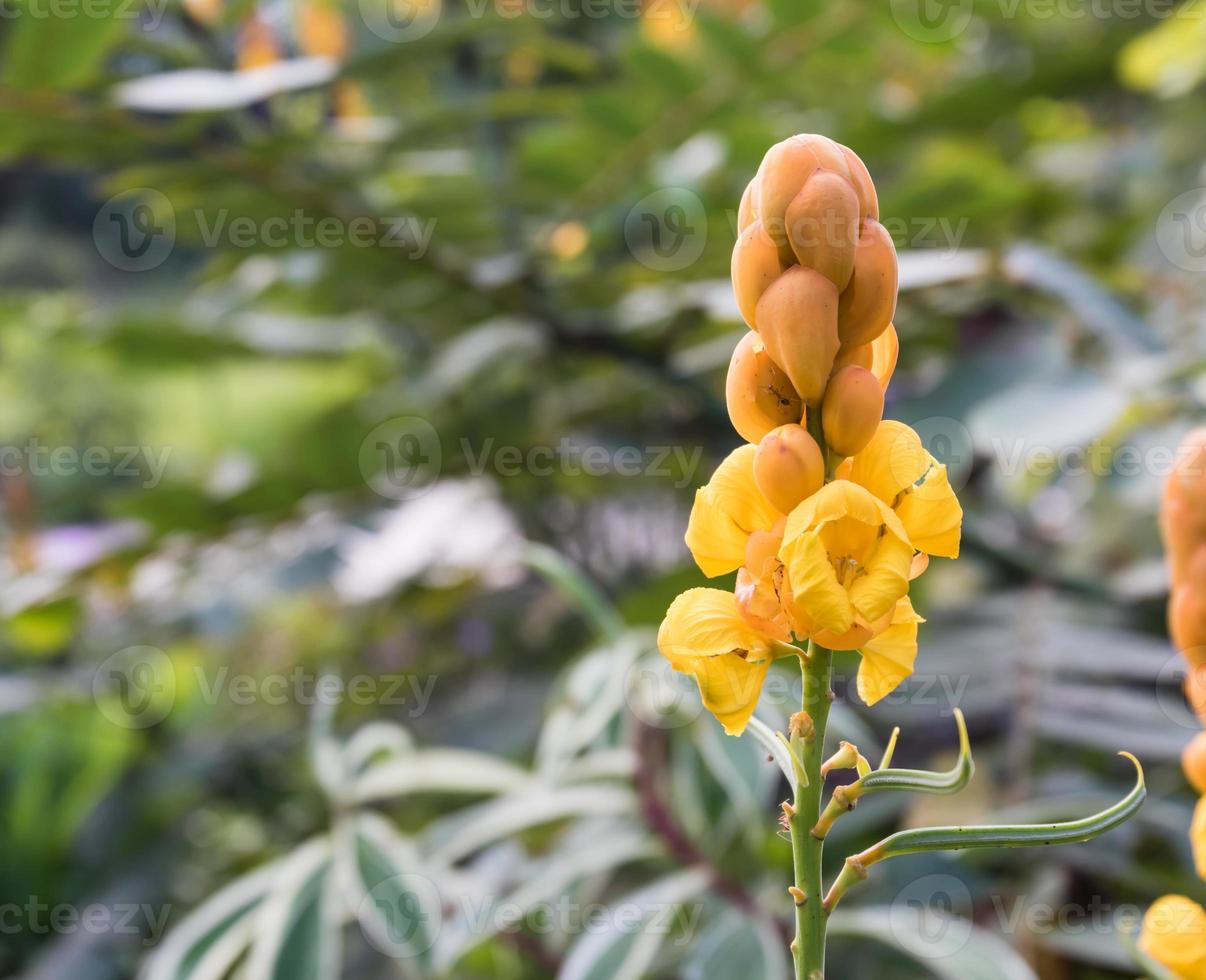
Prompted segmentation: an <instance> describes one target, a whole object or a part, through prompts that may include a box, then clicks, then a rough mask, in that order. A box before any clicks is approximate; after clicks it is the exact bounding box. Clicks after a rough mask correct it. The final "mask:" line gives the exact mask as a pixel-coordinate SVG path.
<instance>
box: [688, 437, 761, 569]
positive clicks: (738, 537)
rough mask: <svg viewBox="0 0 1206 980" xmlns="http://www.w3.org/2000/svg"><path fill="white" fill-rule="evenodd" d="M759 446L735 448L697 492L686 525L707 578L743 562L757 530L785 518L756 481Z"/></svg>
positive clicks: (696, 560)
mask: <svg viewBox="0 0 1206 980" xmlns="http://www.w3.org/2000/svg"><path fill="white" fill-rule="evenodd" d="M757 448H758V447H757V446H749V445H746V446H742V447H740V448H739V449H735V450H733V452H731V453H729V455H728V456H727V457H726V458H725V461H724V462H723V463H721V464H720V465H719V466H718V467H717V468H716V472H715V473H713V474H712V479H711V480H709V481H708V484H707V486H705V487H701V488H700V489H699V490H697V491H695V506H693V507H692V508H691V518H690V520H689V521H688V522H687V535H686V541H687V547H688V548H690V549H691V554H692V555H693V556H694V557H695V562H696V564H697V565H699V567H700V569H701V570H702V571H703V573H704V574H705V575H706V576H708V578H715V577H716V576H717V575H724V574H725V573H726V572H731V571H733V570H735V569H737V568H740V567H741V566H742V565H743V564H744V563H745V548H746V545H747V544H748V543H749V540H750V535H751V534H753V533H754V532H755V531H769V530H770V529H771V528H772V527H774V525H775V524H776V523H777V522H778V521H779V519H780V518H781V517H782V516H783V515H782V514H780V513H779V512H778V511H777V510H775V508H774V507H773V506H771V503H770V501H769V500H767V499H766V497H764V496H763V495H762V491H761V490H759V489H758V486H757V484H755V483H754V453H755V452H756V451H757Z"/></svg>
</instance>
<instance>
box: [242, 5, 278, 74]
mask: <svg viewBox="0 0 1206 980" xmlns="http://www.w3.org/2000/svg"><path fill="white" fill-rule="evenodd" d="M280 60H281V49H280V46H279V45H278V44H277V40H276V35H275V34H274V33H273V31H272V28H271V27H269V26H268V24H267V23H266V22H264V21H263V20H261V19H260V18H259V17H255V16H253V17H252V18H251V19H250V20H249V21H247V23H246V24H244V25H243V29H242V31H241V32H240V33H239V42H238V52H237V55H236V58H235V62H236V64H237V66H238V68H239V70H240V71H253V70H254V69H256V68H266V67H268V66H269V65H274V64H276V63H277V62H278V61H280Z"/></svg>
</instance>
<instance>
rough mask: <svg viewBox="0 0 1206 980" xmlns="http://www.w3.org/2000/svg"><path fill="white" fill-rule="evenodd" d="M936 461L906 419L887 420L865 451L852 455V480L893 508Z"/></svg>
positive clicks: (880, 425) (877, 430)
mask: <svg viewBox="0 0 1206 980" xmlns="http://www.w3.org/2000/svg"><path fill="white" fill-rule="evenodd" d="M933 463H934V458H933V457H932V456H931V455H930V454H929V453H927V452H926V451H925V447H924V446H923V445H922V444H921V437H920V436H919V435H917V433H916V432H914V431H913V430H912V429H910V428H909V427H908V426H907V425H905V424H904V423H903V422H897V421H895V420H893V419H884V421H882V422H880V423H879V428H877V429H876V430H875V435H873V436H872V437H871V441H870V442H869V443H867V445H866V446H865V447H864V448H863V451H862V452H860V453H858V454H857V455H855V456H854V457H853V458H852V460H851V462H850V479H851V480H852V481H853V482H855V483H857V484H858V485H859V486H860V487H866V488H867V489H868V490H870V491H871V492H872V493H873V494H875V496H877V497H878V498H879V499H880V500H882V501H883V502H884V503H885V504H887V505H888V506H889V507H891V506H893V505H894V504H895V503H896V498H897V497H898V496H899V495H900V493H901V491H903V490H906V489H907V488H909V487H911V486H912V485H913V484H914V483H916V482H917V481H918V480H920V479H921V478H922V477H923V476H924V475H925V474H926V471H927V470H929V468H930V467H931V466H932V465H933Z"/></svg>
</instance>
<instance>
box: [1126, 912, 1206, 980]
mask: <svg viewBox="0 0 1206 980" xmlns="http://www.w3.org/2000/svg"><path fill="white" fill-rule="evenodd" d="M1139 948H1140V949H1141V950H1143V952H1144V953H1146V954H1147V955H1148V956H1150V957H1151V958H1152V959H1154V960H1156V961H1157V962H1158V963H1161V964H1163V965H1164V966H1166V967H1168V969H1169V970H1171V971H1172V972H1173V973H1174V974H1176V975H1177V976H1178V977H1180V978H1181V980H1206V910H1203V908H1202V906H1200V905H1199V904H1198V903H1197V902H1195V901H1192V900H1191V899H1188V898H1186V897H1185V896H1184V895H1165V896H1164V897H1163V898H1160V899H1157V900H1156V901H1155V902H1154V903H1153V904H1152V906H1151V908H1149V909H1148V910H1147V914H1146V915H1145V916H1144V917H1143V930H1142V932H1141V933H1140V935H1139Z"/></svg>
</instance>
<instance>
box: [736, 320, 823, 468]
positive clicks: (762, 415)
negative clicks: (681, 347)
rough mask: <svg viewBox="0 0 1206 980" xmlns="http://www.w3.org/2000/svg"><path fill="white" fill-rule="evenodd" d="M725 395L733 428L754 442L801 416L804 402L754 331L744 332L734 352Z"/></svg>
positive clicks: (756, 442) (799, 418) (798, 420)
mask: <svg viewBox="0 0 1206 980" xmlns="http://www.w3.org/2000/svg"><path fill="white" fill-rule="evenodd" d="M724 395H725V401H726V402H727V403H728V407H729V418H730V419H731V420H732V422H733V428H734V429H736V430H737V433H738V435H740V436H741V438H742V439H744V440H745V441H746V442H750V443H753V444H755V445H757V444H758V443H760V442H761V441H762V437H763V436H765V435H766V434H767V433H768V432H770V430H771V429H773V428H775V427H776V426H780V425H783V424H785V423H787V422H800V421H802V420H803V418H804V405H803V403H802V402H801V401H800V396H799V395H798V394H796V389H795V388H793V387H792V384H791V380H790V379H789V378H788V377H787V375H786V374H784V373H783V370H782V369H781V368H780V367H779V365H777V364H776V363H775V362H774V361H772V360H771V356H770V354H768V353H767V352H766V347H765V345H764V344H763V343H762V340H761V338H760V337H759V336H758V334H756V333H747V334H746V335H745V336H744V337H742V338H741V341H740V342H739V343H738V344H737V347H736V349H735V350H734V351H733V357H732V359H731V360H730V361H729V374H728V377H727V378H726V379H725V385H724Z"/></svg>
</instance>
